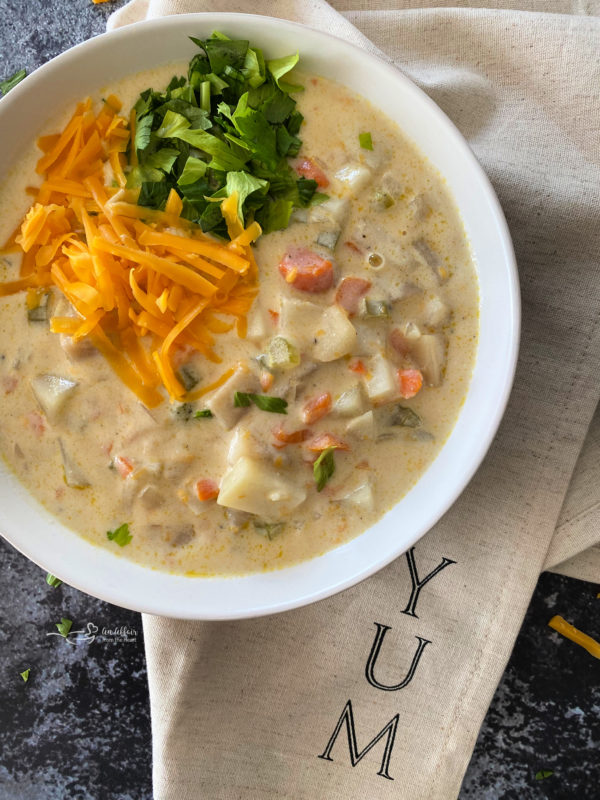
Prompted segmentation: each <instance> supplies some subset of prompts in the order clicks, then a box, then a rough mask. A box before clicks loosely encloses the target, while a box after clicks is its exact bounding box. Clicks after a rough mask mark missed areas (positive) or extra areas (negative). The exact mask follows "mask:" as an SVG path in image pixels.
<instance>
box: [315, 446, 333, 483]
mask: <svg viewBox="0 0 600 800" xmlns="http://www.w3.org/2000/svg"><path fill="white" fill-rule="evenodd" d="M334 450H335V447H327V448H326V449H325V450H323V452H322V453H321V455H320V456H319V457H318V458H317V460H316V461H315V463H314V464H313V475H314V478H315V481H316V482H317V492H320V491H322V490H323V489H324V488H325V484H326V483H327V481H328V480H329V479H330V478H331V476H332V475H333V473H334V472H335V461H334V458H333V451H334Z"/></svg>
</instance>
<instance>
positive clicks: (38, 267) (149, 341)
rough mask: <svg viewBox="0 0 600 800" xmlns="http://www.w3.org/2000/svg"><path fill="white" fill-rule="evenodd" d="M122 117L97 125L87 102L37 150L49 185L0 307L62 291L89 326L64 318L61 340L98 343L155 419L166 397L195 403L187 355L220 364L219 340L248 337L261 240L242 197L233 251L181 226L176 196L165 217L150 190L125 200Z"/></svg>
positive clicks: (21, 239)
mask: <svg viewBox="0 0 600 800" xmlns="http://www.w3.org/2000/svg"><path fill="white" fill-rule="evenodd" d="M120 109H121V104H120V102H119V100H118V99H117V98H116V97H114V96H112V95H111V96H110V97H109V98H107V100H106V101H104V104H103V108H102V109H101V111H100V112H99V113H98V114H97V115H96V114H94V112H93V111H92V106H91V101H90V100H87V101H86V102H85V103H80V104H79V105H78V107H77V109H76V111H75V114H74V115H73V117H72V118H71V120H70V121H69V123H68V124H67V126H66V127H65V129H64V130H63V131H62V133H60V134H56V135H52V136H43V137H41V138H40V139H39V140H38V146H39V147H40V149H41V150H42V151H43V153H44V155H43V156H42V158H41V159H40V160H39V162H38V165H37V172H38V173H39V174H40V175H42V176H43V179H44V180H43V183H42V185H41V186H40V187H39V189H34V188H28V192H29V193H30V194H32V195H33V196H34V197H35V202H34V204H33V205H32V206H31V208H30V210H29V211H28V213H27V215H26V216H25V219H24V220H23V222H22V224H21V225H20V226H19V228H17V230H16V231H15V232H14V233H13V234H12V236H11V237H10V238H9V240H8V242H7V243H6V245H5V247H4V251H5V252H9V251H13V252H14V251H18V252H22V254H23V256H22V262H21V268H20V275H19V278H18V279H17V280H14V281H10V282H8V283H3V284H0V296H5V295H8V294H14V293H15V292H19V291H23V290H29V295H30V296H31V294H32V293H35V291H36V290H40V289H43V288H49V287H52V286H56V287H58V288H59V289H60V290H61V291H62V293H63V294H64V295H65V297H66V298H67V299H68V300H69V302H70V303H71V304H72V306H73V307H74V309H75V310H76V312H77V315H78V316H73V317H70V316H69V317H53V318H52V319H51V321H50V329H51V330H52V331H53V332H54V333H62V334H67V335H69V336H71V337H72V338H73V340H74V341H78V340H80V339H82V338H84V337H89V338H90V339H91V341H92V342H93V343H94V345H95V346H96V348H97V349H98V350H99V351H100V352H101V353H102V354H103V356H104V357H105V358H106V359H107V361H108V362H109V363H110V365H111V367H112V368H113V370H114V371H115V372H116V373H117V375H118V376H119V378H120V379H121V380H122V381H123V382H124V383H125V384H126V385H127V386H128V387H129V388H130V389H131V390H132V391H133V392H135V394H136V395H137V396H138V397H139V398H140V400H142V402H143V403H144V404H145V405H146V406H148V407H150V408H152V407H154V406H157V405H158V404H159V403H161V402H162V400H163V394H162V392H161V390H160V387H161V386H164V388H165V389H166V390H167V392H168V394H169V396H170V398H171V399H172V400H182V399H184V398H185V389H184V387H183V386H182V384H181V383H180V381H179V380H178V378H177V375H176V372H175V368H174V361H177V360H180V357H181V354H182V352H183V353H186V352H187V353H189V352H191V350H195V351H199V352H200V353H202V354H203V355H204V356H205V357H206V358H208V359H210V360H211V361H214V362H218V361H220V359H219V358H218V356H217V355H216V354H215V352H214V350H213V344H214V334H218V333H224V332H226V331H229V330H231V328H232V327H233V326H234V325H237V333H238V335H240V336H245V331H246V314H247V312H248V310H249V309H250V306H251V305H252V302H253V300H254V297H255V296H256V293H257V277H258V276H257V268H256V263H255V261H254V258H253V255H252V251H251V248H250V245H251V243H252V242H253V241H255V240H256V239H257V238H258V236H260V233H261V230H260V226H259V225H258V224H257V223H252V224H250V225H249V226H248V228H247V229H244V228H243V226H242V225H241V223H240V221H239V219H238V217H237V196H236V195H232V196H231V197H229V198H227V199H226V200H224V201H223V202H222V205H221V208H222V212H223V216H224V217H225V219H226V222H227V227H228V231H229V236H230V239H231V241H230V242H228V243H227V244H224V243H221V242H218V241H216V240H214V239H212V238H210V237H208V236H205V235H203V234H202V233H200V232H199V230H198V226H196V225H194V224H193V223H190V222H188V221H187V220H185V219H183V218H181V217H180V214H181V211H182V201H181V198H180V197H179V195H178V194H177V192H175V190H173V189H172V190H171V193H170V195H169V197H168V199H167V203H166V206H165V210H164V211H156V210H154V209H149V208H145V207H142V206H138V205H137V204H136V200H137V197H138V194H139V189H127V188H126V176H125V169H124V168H125V166H126V159H125V153H126V151H127V148H128V145H129V141H130V128H129V126H128V121H127V120H126V119H125V118H124V117H122V116H119V111H120ZM134 157H135V156H134ZM132 160H133V159H132ZM107 162H108V165H110V171H111V172H112V176H113V183H114V184H116V185H114V186H111V187H107V186H105V185H104V177H105V172H106V170H107ZM28 299H29V298H28ZM223 317H225V318H223Z"/></svg>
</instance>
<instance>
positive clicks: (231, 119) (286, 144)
mask: <svg viewBox="0 0 600 800" xmlns="http://www.w3.org/2000/svg"><path fill="white" fill-rule="evenodd" d="M190 38H191V39H192V41H193V42H194V43H195V44H197V45H198V47H199V48H200V52H199V53H197V54H196V55H195V56H194V57H193V58H192V60H191V61H190V64H189V68H188V74H187V76H185V77H184V76H174V77H173V78H172V80H171V82H170V83H169V85H168V86H167V88H166V90H165V91H163V92H157V91H155V90H154V89H146V90H145V91H144V92H142V93H141V95H140V97H139V99H138V100H137V102H136V104H135V106H134V109H135V125H134V128H135V130H134V134H133V148H134V151H135V152H133V153H132V152H130V153H129V160H130V162H131V164H132V167H131V169H130V171H129V173H128V176H127V187H128V188H137V187H139V188H140V194H139V198H138V204H139V205H142V206H147V207H150V208H155V209H159V210H162V209H163V208H164V206H165V203H166V200H167V198H168V196H169V192H170V191H171V189H175V191H176V192H177V193H178V194H179V196H180V197H181V198H182V200H183V210H182V216H183V217H184V218H185V219H188V220H190V221H192V222H195V223H198V224H199V225H200V226H201V227H202V230H203V231H205V232H206V231H212V232H213V233H215V234H217V235H220V236H223V237H227V227H226V224H225V220H224V218H223V215H222V213H221V207H220V201H221V200H223V199H224V198H226V197H229V196H231V195H232V194H233V193H234V192H237V196H238V216H239V218H240V220H241V221H242V222H244V220H246V222H251V221H253V220H255V221H256V222H258V223H259V224H260V226H261V228H262V231H263V232H264V233H269V232H270V231H275V230H281V229H283V228H286V227H287V225H288V223H289V220H290V215H291V213H292V211H293V209H294V208H306V207H307V206H309V205H312V203H313V198H314V199H315V202H319V201H320V200H321V198H320V197H316V194H317V193H316V189H317V183H316V181H314V180H307V179H306V178H304V177H300V176H299V175H298V174H297V173H296V172H295V171H294V169H293V168H292V166H291V165H290V163H289V161H288V159H290V158H294V157H296V156H297V155H298V152H299V150H300V146H301V144H302V142H301V140H300V139H299V138H298V132H299V130H300V126H301V124H302V121H303V116H302V114H301V113H300V112H299V111H298V110H297V109H296V101H295V100H294V99H293V98H292V97H291V96H290V94H291V93H292V92H297V91H300V90H301V89H303V87H302V86H296V85H294V84H291V83H288V82H286V81H285V80H283V79H284V77H285V76H286V75H287V73H288V72H289V71H290V70H291V69H293V68H294V67H295V66H296V64H297V62H298V54H297V53H296V54H294V55H291V56H285V57H283V58H277V59H273V60H271V61H265V58H264V55H263V53H262V51H261V50H260V49H259V48H254V47H251V46H250V43H249V42H248V41H246V40H232V39H229V38H228V37H227V36H225V35H224V34H222V33H220V32H218V31H215V32H214V33H213V34H212V36H211V37H210V38H209V39H196V38H194V37H193V36H191V37H190ZM244 224H246V223H245V222H244Z"/></svg>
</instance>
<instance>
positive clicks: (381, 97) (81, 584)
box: [0, 13, 520, 619]
mask: <svg viewBox="0 0 600 800" xmlns="http://www.w3.org/2000/svg"><path fill="white" fill-rule="evenodd" d="M213 30H222V31H225V32H227V33H228V34H229V35H230V36H232V37H234V38H235V37H238V38H244V39H249V40H250V41H251V42H253V43H255V44H256V45H258V46H260V47H262V48H264V50H265V51H266V52H267V53H268V54H269V56H270V57H277V56H280V55H287V54H288V53H290V52H294V51H295V50H296V49H299V50H300V54H301V58H302V66H303V69H305V70H306V71H308V72H312V73H315V74H318V75H322V76H324V77H326V78H331V79H333V80H337V81H339V82H341V83H343V84H345V85H346V86H348V87H350V88H351V89H352V90H354V91H355V92H358V93H359V94H362V95H364V96H365V97H368V98H369V100H370V101H371V103H373V104H374V105H375V106H377V107H379V108H381V109H382V111H383V112H384V113H385V114H387V115H388V117H390V118H391V119H393V120H395V121H396V122H397V123H398V124H399V125H400V127H401V128H402V129H403V130H404V132H405V133H406V134H407V135H408V136H409V137H410V138H411V139H412V140H413V141H414V142H415V143H416V144H417V146H418V147H419V149H420V150H421V152H422V153H423V154H424V155H425V156H427V157H428V158H429V160H430V161H431V162H432V163H433V164H434V165H435V166H436V167H437V168H438V170H439V171H440V173H441V174H442V175H443V176H444V178H445V179H446V181H447V184H448V186H449V188H450V190H451V192H452V194H453V195H454V198H455V200H456V203H457V205H458V207H459V209H460V212H461V214H462V217H463V221H464V224H465V228H466V231H467V235H468V237H469V239H470V242H471V245H472V250H473V254H474V257H475V262H476V268H477V273H478V276H479V284H480V337H479V344H478V348H477V358H476V364H475V368H474V372H473V377H472V381H471V385H470V388H469V391H468V394H467V398H466V401H465V403H464V406H463V408H462V411H461V414H460V416H459V418H458V421H457V423H456V425H455V427H454V430H453V432H452V434H451V435H450V437H449V439H448V441H447V442H446V444H445V445H444V447H443V448H442V450H441V452H440V453H439V455H438V456H437V458H436V459H435V461H434V462H433V463H432V464H431V466H430V467H429V469H428V470H427V471H426V472H425V474H424V475H423V476H422V478H421V479H420V480H419V482H418V483H417V484H416V485H415V487H414V488H413V489H412V490H411V491H410V492H409V493H408V494H407V495H406V496H405V497H404V498H403V499H402V500H401V501H400V502H399V503H398V504H397V505H396V506H395V507H394V508H393V509H392V510H391V511H389V512H388V513H387V514H386V515H385V516H384V517H383V518H382V519H381V520H380V521H379V522H378V523H377V524H376V525H374V526H373V527H372V528H370V529H369V530H368V531H366V532H365V533H363V534H362V535H361V536H358V537H357V538H355V539H353V540H352V541H350V542H347V543H346V544H344V545H342V546H341V547H338V548H336V549H335V550H332V551H330V552H328V553H326V554H325V555H322V556H320V557H318V558H315V559H313V560H310V561H306V562H304V563H302V564H300V565H298V566H295V567H289V568H286V569H283V570H278V571H274V572H267V573H262V574H259V575H250V576H245V577H229V578H219V577H215V578H186V577H182V576H177V575H171V574H168V573H164V572H158V571H156V570H152V569H148V568H145V567H142V566H140V565H138V564H134V563H132V562H131V561H128V560H127V559H126V558H124V557H122V556H118V555H115V554H113V553H111V552H110V551H109V550H106V549H103V548H100V547H96V546H94V545H92V544H90V543H89V542H87V541H86V540H85V539H83V538H81V537H80V536H78V535H77V534H75V533H74V532H73V531H71V530H69V529H68V528H66V527H64V526H63V525H62V524H60V523H59V522H58V521H57V520H56V519H55V518H54V517H52V516H51V515H50V514H49V513H48V512H47V511H46V510H45V509H44V508H43V507H41V506H40V505H39V503H37V501H36V500H34V499H33V497H32V496H31V495H29V493H28V492H27V491H26V490H25V488H24V487H23V486H22V485H21V484H20V483H19V482H18V481H17V479H16V478H15V477H14V475H13V474H12V473H11V472H10V471H8V470H7V468H6V466H5V465H4V464H3V463H0V530H2V532H3V534H4V535H5V537H6V538H7V539H8V541H9V542H11V543H12V544H13V545H14V546H15V547H16V548H18V549H19V550H20V551H21V552H22V553H24V554H25V555H26V556H27V557H28V558H30V559H32V560H33V561H35V562H36V563H37V564H39V565H40V566H42V567H43V568H44V569H47V570H48V571H50V572H52V573H53V574H55V575H58V576H59V577H61V578H62V579H63V580H64V581H65V582H66V583H68V584H70V585H71V586H75V587H77V588H78V589H81V590H82V591H84V592H87V593H89V594H92V595H95V596H96V597H99V598H101V599H102V600H107V601H109V602H111V603H115V604H116V605H120V606H125V607H126V608H131V609H134V610H137V611H145V612H149V613H151V614H158V615H163V616H170V617H178V618H187V619H235V618H241V617H254V616H260V615H263V614H273V613H275V612H279V611H285V610H287V609H291V608H295V607H298V606H302V605H305V604H307V603H312V602H314V601H315V600H320V599H322V598H324V597H328V596H329V595H332V594H334V593H335V592H339V591H341V590H342V589H345V588H347V587H349V586H352V585H353V584H355V583H357V582H358V581H361V580H363V579H364V578H367V577H368V576H369V575H372V574H373V573H374V572H376V571H377V570H379V569H381V568H382V567H384V566H385V565H386V564H388V563H389V562H390V561H392V560H393V559H395V558H396V557H397V556H399V555H400V554H401V553H404V552H405V551H406V550H407V549H408V548H409V547H411V546H412V545H413V544H414V543H415V542H416V541H417V540H418V539H419V538H420V537H421V536H423V534H424V533H426V531H428V530H429V529H430V528H431V527H432V526H433V525H434V524H435V523H436V522H437V520H439V518H440V517H441V516H442V515H443V514H444V513H445V512H446V511H447V510H448V508H449V507H450V506H451V505H452V503H454V501H455V500H456V498H457V497H458V496H459V494H460V493H461V492H462V491H463V489H464V488H465V486H466V485H467V483H468V482H469V480H470V478H471V477H472V475H473V473H474V472H475V470H476V469H477V467H478V466H479V464H480V462H481V460H482V459H483V457H484V455H485V453H486V451H487V449H488V447H489V445H490V443H491V441H492V439H493V437H494V435H495V433H496V430H497V428H498V425H499V423H500V420H501V417H502V414H503V412H504V408H505V405H506V402H507V400H508V395H509V392H510V388H511V385H512V380H513V376H514V370H515V365H516V359H517V351H518V340H519V323H520V302H519V290H518V279H517V272H516V267H515V262H514V254H513V250H512V245H511V241H510V236H509V233H508V229H507V226H506V222H505V219H504V216H503V214H502V210H501V208H500V205H499V203H498V200H497V198H496V196H495V194H494V192H493V190H492V188H491V186H490V183H489V181H488V179H487V177H486V176H485V174H484V173H483V171H482V170H481V168H480V166H479V165H478V163H477V161H476V160H475V158H474V156H473V154H472V153H471V150H470V149H469V147H468V145H467V144H466V142H465V141H464V139H463V138H462V136H461V135H460V133H459V132H458V131H457V130H456V128H455V127H454V125H453V124H452V123H451V122H450V121H449V120H448V118H447V117H446V116H445V115H444V113H443V112H442V111H441V110H440V109H439V108H438V107H437V106H436V105H435V103H434V102H433V101H432V100H430V99H429V98H428V97H427V95H425V94H424V93H423V92H422V91H421V90H420V89H418V88H417V87H416V86H415V85H414V84H413V83H411V81H409V80H408V79H407V78H406V77H404V75H402V73H401V72H399V71H398V70H396V69H395V68H394V67H392V66H389V65H388V64H386V63H384V62H383V61H380V60H379V59H377V58H375V57H373V56H371V55H369V54H367V53H366V52H364V51H363V50H360V49H358V48H356V47H354V46H353V45H351V44H348V43H346V42H345V41H342V40H340V39H336V38H334V37H332V36H329V35H328V34H325V33H321V32H318V31H315V30H312V29H310V28H305V27H303V26H301V25H297V24H295V23H291V22H284V21H281V20H276V19H271V18H268V17H258V16H251V15H246V14H218V13H215V14H190V15H182V16H172V17H165V18H163V19H158V20H152V21H149V22H144V23H140V24H138V25H133V26H130V27H126V28H122V29H120V30H117V31H114V32H112V33H109V34H104V35H102V36H98V37H97V38H95V39H91V40H90V41H87V42H85V43H83V44H81V45H78V46H77V47H74V48H73V49H72V50H69V51H67V52H66V53H63V54H62V55H60V56H58V57H57V58H55V59H53V60H52V61H50V62H48V63H47V64H45V65H44V66H43V67H41V68H40V69H39V70H37V71H36V72H35V73H34V74H32V75H31V76H29V77H28V78H26V79H25V80H24V81H23V82H22V83H21V84H19V85H18V86H17V87H16V88H15V89H13V90H12V91H11V92H10V94H9V95H8V96H7V97H6V98H5V99H3V100H2V101H1V102H0V129H1V130H2V148H1V150H0V176H1V175H3V174H5V173H6V171H7V170H8V168H9V167H10V165H11V164H12V163H14V160H15V159H16V158H17V157H18V155H19V153H21V152H22V151H23V148H24V147H31V146H33V142H34V140H35V137H36V134H37V132H38V131H39V130H40V129H41V128H42V127H43V125H44V124H45V123H46V122H47V120H48V119H49V118H50V117H52V116H53V115H54V114H55V113H56V111H57V110H58V109H60V108H68V107H70V106H73V104H75V103H76V102H77V101H78V100H80V99H81V98H82V97H85V96H87V95H88V94H92V95H93V94H94V92H95V91H97V90H98V89H99V88H100V87H101V86H105V85H107V84H110V83H111V82H112V81H116V80H118V79H120V78H123V77H125V76H127V75H128V74H131V73H135V72H138V71H140V70H143V69H149V68H152V67H156V66H159V65H161V64H166V63H169V62H172V61H180V60H182V59H186V58H191V56H192V54H193V53H194V52H196V47H195V45H193V44H192V43H191V42H190V41H189V39H188V36H189V35H190V34H192V35H194V36H197V37H206V36H208V35H210V33H211V32H212V31H213Z"/></svg>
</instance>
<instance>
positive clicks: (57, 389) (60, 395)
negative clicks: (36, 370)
mask: <svg viewBox="0 0 600 800" xmlns="http://www.w3.org/2000/svg"><path fill="white" fill-rule="evenodd" d="M76 386H77V382H76V381H72V380H69V379H68V378H62V377H60V376H59V375H38V376H37V377H36V378H33V380H32V381H31V388H32V389H33V393H34V395H35V399H36V400H37V401H38V403H39V404H40V406H41V409H42V411H43V412H44V414H45V415H46V417H47V418H48V420H49V421H50V422H56V420H57V419H58V415H59V414H60V412H61V411H62V409H63V407H64V405H65V403H66V402H67V400H68V399H69V397H70V396H71V395H72V394H73V392H74V391H75V388H76Z"/></svg>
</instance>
